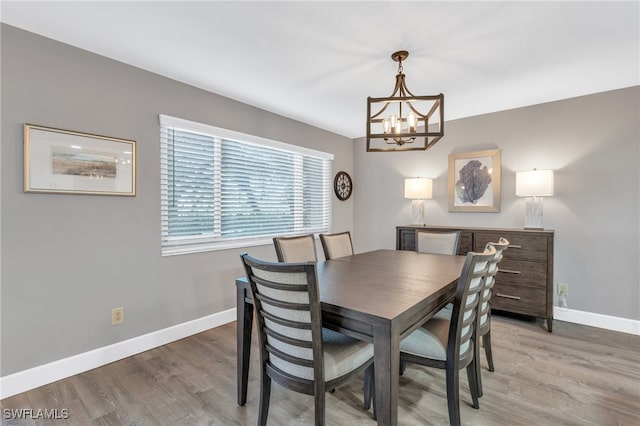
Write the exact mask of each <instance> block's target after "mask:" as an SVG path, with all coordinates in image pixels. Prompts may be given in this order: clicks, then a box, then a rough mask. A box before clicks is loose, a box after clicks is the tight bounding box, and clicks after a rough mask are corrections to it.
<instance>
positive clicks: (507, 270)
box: [498, 268, 522, 274]
mask: <svg viewBox="0 0 640 426" xmlns="http://www.w3.org/2000/svg"><path fill="white" fill-rule="evenodd" d="M498 272H504V273H505V274H521V273H522V272H520V271H512V270H511V269H500V268H498Z"/></svg>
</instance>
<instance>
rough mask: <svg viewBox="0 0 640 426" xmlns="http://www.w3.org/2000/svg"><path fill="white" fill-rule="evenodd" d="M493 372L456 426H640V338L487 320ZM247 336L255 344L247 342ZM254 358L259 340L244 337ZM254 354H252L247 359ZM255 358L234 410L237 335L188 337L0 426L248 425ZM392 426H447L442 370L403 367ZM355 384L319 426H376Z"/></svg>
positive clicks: (295, 415)
mask: <svg viewBox="0 0 640 426" xmlns="http://www.w3.org/2000/svg"><path fill="white" fill-rule="evenodd" d="M492 325H493V328H492V332H491V334H492V342H493V345H492V346H493V356H494V362H495V367H496V371H495V372H494V373H490V372H488V371H487V370H486V360H485V358H484V355H482V358H481V359H482V365H483V375H482V379H483V386H484V396H483V397H482V398H481V399H480V409H479V410H474V409H473V408H472V407H471V405H470V404H471V397H470V395H469V389H468V386H467V381H466V374H462V375H461V386H460V397H461V404H460V405H461V406H460V410H461V416H462V422H463V424H466V425H479V426H483V425H487V426H489V425H491V426H495V425H510V426H511V425H554V426H555V425H598V426H601V425H629V426H637V425H639V424H640V337H639V336H633V335H629V334H623V333H616V332H612V331H607V330H602V329H597V328H591V327H586V326H580V325H576V324H571V323H565V322H560V321H555V322H554V328H553V330H554V331H553V333H547V331H546V330H545V329H544V326H543V324H542V323H541V322H527V321H523V320H516V319H512V318H506V317H501V316H494V320H493V324H492ZM254 337H255V333H254ZM253 344H254V348H255V347H256V346H255V345H256V344H257V341H256V340H255V338H254V342H253ZM253 354H256V355H257V351H256V350H253V351H252V355H253ZM258 369H259V366H258V362H257V356H254V357H252V361H251V370H250V377H249V393H248V398H247V405H246V406H245V407H239V406H237V405H236V324H235V322H234V323H230V324H227V325H225V326H222V327H219V328H216V329H213V330H209V331H206V332H203V333H200V334H197V335H194V336H192V337H189V338H186V339H183V340H180V341H177V342H173V343H171V344H168V345H165V346H162V347H159V348H156V349H153V350H150V351H147V352H144V353H142V354H139V355H136V356H133V357H129V358H126V359H123V360H121V361H118V362H114V363H112V364H109V365H106V366H103V367H100V368H97V369H94V370H91V371H88V372H86V373H82V374H78V375H76V376H73V377H70V378H67V379H65V380H60V381H58V382H55V383H52V384H50V385H47V386H43V387H40V388H38V389H34V390H32V391H29V392H25V393H23V394H20V395H16V396H14V397H11V398H7V399H4V400H2V401H1V402H0V407H1V408H2V410H1V413H2V415H1V416H0V417H1V418H0V421H1V422H2V425H65V426H66V425H81V426H85V425H131V426H142V425H253V424H256V420H257V415H258V394H259V375H258ZM400 384H401V385H400V397H399V409H398V411H399V416H398V419H399V423H400V424H403V425H446V424H448V417H447V405H446V391H445V384H444V371H442V370H436V369H429V368H427V367H420V366H415V365H409V367H408V368H407V370H406V372H405V374H404V376H402V377H401V378H400ZM362 394H363V381H362V379H358V380H354V381H351V382H350V383H348V384H346V385H343V386H341V387H339V388H338V389H336V391H335V393H333V394H327V422H326V423H327V424H328V425H374V424H375V422H374V420H373V419H372V417H371V412H370V411H369V412H366V411H364V410H362V408H361V404H362ZM21 408H22V409H33V410H34V412H35V410H37V409H47V410H51V409H58V413H61V412H62V411H61V410H63V409H67V410H68V414H69V418H68V419H64V420H51V421H47V420H41V419H40V420H15V419H7V418H5V417H6V413H7V412H6V411H5V410H6V409H21ZM312 423H313V398H312V397H310V396H307V395H301V394H297V393H294V392H290V391H287V390H284V389H282V388H281V387H279V386H278V385H277V384H274V385H273V386H272V392H271V408H270V412H269V424H271V425H309V424H312Z"/></svg>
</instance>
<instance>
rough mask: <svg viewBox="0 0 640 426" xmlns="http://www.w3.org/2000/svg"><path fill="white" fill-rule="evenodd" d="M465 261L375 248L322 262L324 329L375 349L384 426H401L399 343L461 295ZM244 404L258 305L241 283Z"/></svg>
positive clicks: (240, 366)
mask: <svg viewBox="0 0 640 426" xmlns="http://www.w3.org/2000/svg"><path fill="white" fill-rule="evenodd" d="M464 261H465V257H464V256H453V255H443V254H429V253H417V252H413V251H404V250H386V249H381V250H374V251H368V252H364V253H358V254H354V255H351V256H345V257H340V258H335V259H331V260H324V261H319V262H317V263H316V270H317V275H318V289H319V293H320V302H321V309H322V323H323V327H326V328H329V329H332V330H335V331H338V332H341V333H344V334H346V335H349V336H352V337H355V338H357V339H361V340H364V341H367V342H372V343H373V348H374V349H373V351H374V369H375V389H376V391H375V398H376V399H375V404H376V414H377V422H378V424H379V425H396V424H397V423H398V392H399V378H400V341H401V340H402V339H403V338H404V337H405V336H407V335H408V334H410V333H411V332H412V331H413V330H415V329H416V328H418V327H420V326H421V325H422V324H424V323H425V322H426V321H428V320H429V319H430V318H431V317H432V316H433V315H434V314H435V313H436V312H438V311H439V310H440V309H442V308H443V307H444V306H445V305H446V304H447V303H449V302H451V301H452V300H453V298H454V296H455V291H456V287H457V282H458V279H459V278H460V273H461V271H462V266H463V264H464ZM236 290H237V320H238V322H237V339H238V340H237V345H238V352H237V358H238V362H237V374H238V377H237V380H238V389H237V391H238V394H237V399H238V405H245V403H246V400H247V383H248V373H249V357H250V349H251V332H252V327H253V302H252V298H251V290H250V287H249V284H248V282H247V280H246V278H238V279H237V280H236Z"/></svg>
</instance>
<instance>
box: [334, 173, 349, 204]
mask: <svg viewBox="0 0 640 426" xmlns="http://www.w3.org/2000/svg"><path fill="white" fill-rule="evenodd" d="M333 191H334V192H335V193H336V197H338V199H339V200H341V201H344V200H346V199H348V198H349V197H351V192H353V182H352V181H351V176H349V173H347V172H338V173H336V178H335V179H334V180H333Z"/></svg>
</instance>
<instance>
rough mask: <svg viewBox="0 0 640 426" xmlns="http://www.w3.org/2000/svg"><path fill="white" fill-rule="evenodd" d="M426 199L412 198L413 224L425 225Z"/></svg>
mask: <svg viewBox="0 0 640 426" xmlns="http://www.w3.org/2000/svg"><path fill="white" fill-rule="evenodd" d="M424 205H425V202H424V200H411V224H412V225H424V224H425V220H424Z"/></svg>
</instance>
